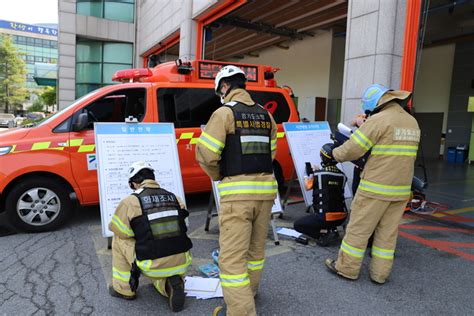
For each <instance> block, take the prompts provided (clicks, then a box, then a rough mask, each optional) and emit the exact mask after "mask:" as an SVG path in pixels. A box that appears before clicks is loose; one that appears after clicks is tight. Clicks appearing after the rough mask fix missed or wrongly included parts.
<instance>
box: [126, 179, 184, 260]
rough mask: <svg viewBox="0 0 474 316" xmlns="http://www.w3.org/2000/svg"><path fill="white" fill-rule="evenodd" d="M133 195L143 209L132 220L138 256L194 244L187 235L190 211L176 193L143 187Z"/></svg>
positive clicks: (160, 254) (164, 253)
mask: <svg viewBox="0 0 474 316" xmlns="http://www.w3.org/2000/svg"><path fill="white" fill-rule="evenodd" d="M133 195H135V196H136V197H137V198H138V200H139V201H140V206H141V209H142V215H139V216H137V217H134V218H132V220H131V221H130V225H131V227H132V230H133V232H134V233H135V241H136V242H135V253H136V256H137V259H138V260H148V259H151V260H153V259H158V258H163V257H167V256H171V255H176V254H179V253H183V252H186V251H188V250H189V249H191V248H192V246H193V244H192V243H191V240H190V239H189V238H188V236H187V235H186V231H187V227H186V222H185V218H186V217H188V215H189V213H188V211H187V210H185V209H181V207H180V205H179V202H178V200H177V199H176V196H175V195H174V194H173V193H171V192H168V191H166V190H164V189H161V188H160V189H155V188H143V189H140V190H137V191H136V192H135V193H133Z"/></svg>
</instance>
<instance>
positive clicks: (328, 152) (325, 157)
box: [319, 143, 337, 167]
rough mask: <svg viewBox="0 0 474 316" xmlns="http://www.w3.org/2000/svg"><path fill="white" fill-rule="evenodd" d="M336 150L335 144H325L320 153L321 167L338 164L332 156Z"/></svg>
mask: <svg viewBox="0 0 474 316" xmlns="http://www.w3.org/2000/svg"><path fill="white" fill-rule="evenodd" d="M333 149H334V144H333V143H327V144H324V145H323V147H321V150H320V151H319V155H320V156H321V165H322V166H323V167H326V166H331V165H335V164H337V161H336V160H335V159H334V157H333V155H332V150H333Z"/></svg>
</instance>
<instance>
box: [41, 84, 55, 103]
mask: <svg viewBox="0 0 474 316" xmlns="http://www.w3.org/2000/svg"><path fill="white" fill-rule="evenodd" d="M40 98H41V100H43V102H44V104H46V105H47V106H52V105H55V104H56V88H55V87H46V89H44V91H43V93H41V94H40Z"/></svg>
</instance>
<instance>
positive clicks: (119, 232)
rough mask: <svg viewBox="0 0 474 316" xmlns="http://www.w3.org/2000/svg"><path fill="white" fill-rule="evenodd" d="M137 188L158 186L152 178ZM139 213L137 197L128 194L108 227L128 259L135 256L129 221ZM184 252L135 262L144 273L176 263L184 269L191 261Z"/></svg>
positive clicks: (188, 255)
mask: <svg viewBox="0 0 474 316" xmlns="http://www.w3.org/2000/svg"><path fill="white" fill-rule="evenodd" d="M139 188H152V189H158V188H160V186H159V184H158V183H157V182H156V181H154V180H145V181H143V182H142V183H141V184H140V186H139ZM176 198H177V200H178V203H179V205H180V207H181V208H185V205H184V203H183V202H182V201H181V199H180V198H179V197H176ZM140 215H142V209H141V206H140V201H139V200H138V197H137V196H135V195H129V196H127V197H126V198H124V199H123V200H122V201H121V202H120V203H119V205H118V206H117V209H116V210H115V214H114V215H113V217H112V220H111V221H110V223H109V229H110V231H112V232H113V233H114V246H115V245H119V246H120V247H122V248H123V251H124V253H126V254H128V255H127V257H128V259H129V260H130V259H132V258H133V257H135V243H136V241H135V234H134V232H133V230H132V227H131V224H130V221H131V220H132V219H133V218H136V217H138V216H140ZM185 254H186V255H185ZM185 254H184V253H181V254H175V255H170V256H167V257H163V258H158V259H154V260H142V261H139V260H137V263H138V265H139V267H140V269H141V270H142V271H143V272H144V273H145V274H147V272H149V271H155V270H156V269H158V268H160V269H162V268H163V267H165V268H166V267H173V266H175V265H176V263H179V264H181V265H183V271H185V269H184V268H185V267H187V266H188V265H189V264H190V263H191V255H190V253H189V252H186V253H185ZM130 263H131V262H130ZM183 273H184V272H183Z"/></svg>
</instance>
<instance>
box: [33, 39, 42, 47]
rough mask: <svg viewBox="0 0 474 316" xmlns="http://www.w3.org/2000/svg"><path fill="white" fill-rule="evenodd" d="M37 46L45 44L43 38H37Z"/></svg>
mask: <svg viewBox="0 0 474 316" xmlns="http://www.w3.org/2000/svg"><path fill="white" fill-rule="evenodd" d="M35 46H43V40H42V39H41V38H35Z"/></svg>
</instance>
